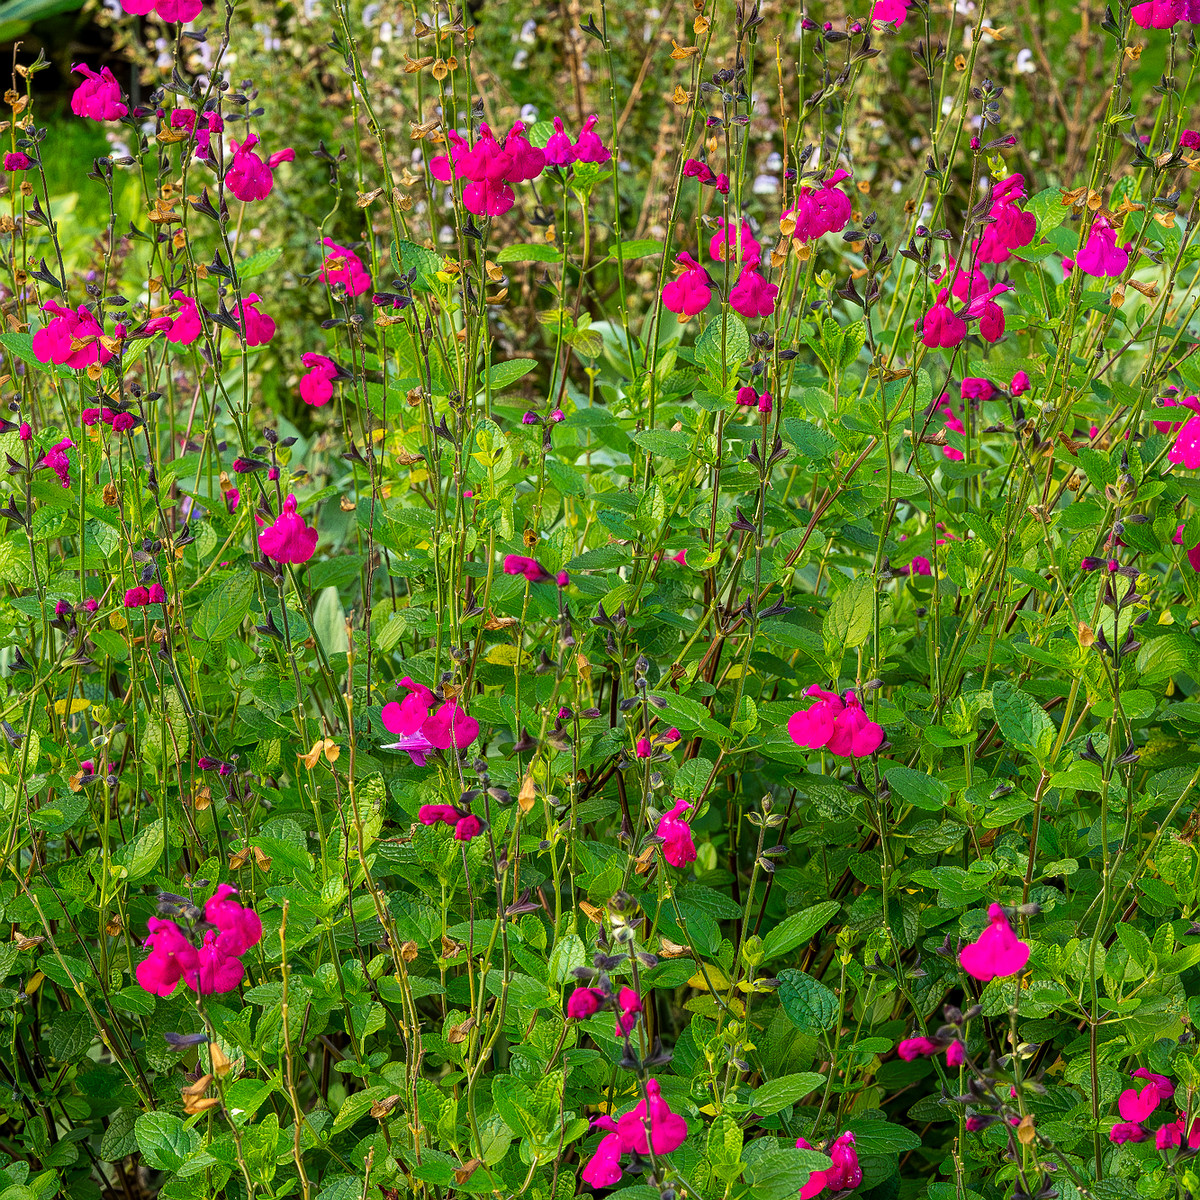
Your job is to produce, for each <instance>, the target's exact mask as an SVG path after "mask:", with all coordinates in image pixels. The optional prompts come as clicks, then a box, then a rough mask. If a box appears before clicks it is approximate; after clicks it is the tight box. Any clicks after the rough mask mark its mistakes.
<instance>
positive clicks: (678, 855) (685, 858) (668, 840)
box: [654, 800, 696, 867]
mask: <svg viewBox="0 0 1200 1200" xmlns="http://www.w3.org/2000/svg"><path fill="white" fill-rule="evenodd" d="M691 807H692V806H691V805H690V804H689V803H688V802H687V801H686V800H676V801H675V806H674V807H673V808H672V809H670V810H669V811H668V812H665V813H663V815H662V816H661V817H659V819H658V825H657V827H656V828H655V830H654V833H655V835H656V836H657V837H660V838H662V839H663V847H662V853H663V858H665V859H666V860H667V862H669V863H670V864H671V866H673V867H686V866H687V865H688V864H689V863H694V862H695V861H696V844H695V842H694V841H693V840H692V827H691V826H690V825H689V824H688V823H687V821H685V820H684V819H683V815H684V813H686V812H687V811H688V810H689V809H690V808H691Z"/></svg>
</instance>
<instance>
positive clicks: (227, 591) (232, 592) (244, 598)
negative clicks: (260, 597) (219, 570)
mask: <svg viewBox="0 0 1200 1200" xmlns="http://www.w3.org/2000/svg"><path fill="white" fill-rule="evenodd" d="M253 599H254V576H253V575H252V574H251V573H250V572H249V571H239V572H238V574H236V575H233V576H231V577H230V578H229V579H226V580H224V581H223V582H222V583H219V584H218V585H217V586H216V587H215V588H213V590H212V591H211V592H209V593H208V595H207V596H205V597H204V599H203V600H202V601H201V603H200V608H199V610H198V611H197V613H196V615H195V617H194V618H193V619H192V632H193V633H195V635H196V636H197V637H198V638H203V639H204V640H205V641H206V642H223V641H225V640H227V639H228V638H231V637H232V636H233V635H234V633H235V632H236V631H237V629H238V627H239V626H240V625H241V623H242V622H243V621H244V620H245V619H246V615H247V614H248V613H249V612H250V603H251V601H252V600H253Z"/></svg>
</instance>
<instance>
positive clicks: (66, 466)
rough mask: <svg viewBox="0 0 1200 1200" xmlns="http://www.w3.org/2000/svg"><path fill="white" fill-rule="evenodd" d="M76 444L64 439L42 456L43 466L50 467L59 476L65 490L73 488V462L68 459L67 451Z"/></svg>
mask: <svg viewBox="0 0 1200 1200" xmlns="http://www.w3.org/2000/svg"><path fill="white" fill-rule="evenodd" d="M74 445H75V443H74V442H73V441H71V439H70V438H63V440H62V441H61V442H57V443H56V444H55V445H53V446H51V447H50V449H49V450H47V451H46V453H45V454H43V455H42V461H41V465H42V466H43V467H49V468H50V470H52V471H53V472H54V473H55V475H57V476H58V482H59V483H61V484H62V485H63V487H65V488H69V487H70V486H71V476H70V474H69V472H70V470H71V460H70V459H68V458H67V451H68V450H70V448H71V447H72V446H74Z"/></svg>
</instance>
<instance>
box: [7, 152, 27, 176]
mask: <svg viewBox="0 0 1200 1200" xmlns="http://www.w3.org/2000/svg"><path fill="white" fill-rule="evenodd" d="M32 166H33V159H32V158H30V157H29V155H28V154H24V153H22V152H21V151H20V150H14V151H12V152H10V153H9V154H6V155H5V156H4V169H5V170H6V171H28V170H29V168H30V167H32Z"/></svg>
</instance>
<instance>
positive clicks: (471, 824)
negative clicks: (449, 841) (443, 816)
mask: <svg viewBox="0 0 1200 1200" xmlns="http://www.w3.org/2000/svg"><path fill="white" fill-rule="evenodd" d="M482 832H483V822H482V821H481V820H480V819H479V818H478V817H477V816H475V814H474V813H467V815H466V816H465V817H460V818H459V819H458V820H457V821H456V822H455V823H454V840H455V841H456V842H469V841H470V840H471V839H472V838H474V837H478V836H479V835H480V834H481V833H482Z"/></svg>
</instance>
